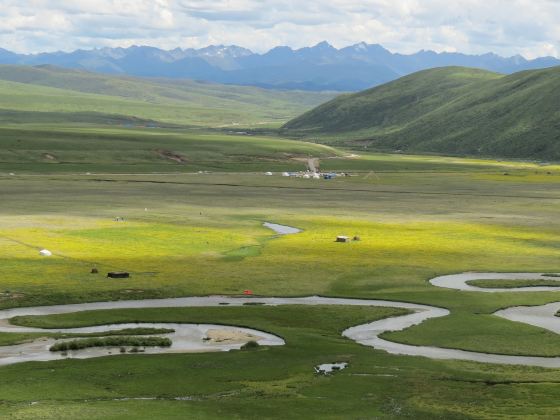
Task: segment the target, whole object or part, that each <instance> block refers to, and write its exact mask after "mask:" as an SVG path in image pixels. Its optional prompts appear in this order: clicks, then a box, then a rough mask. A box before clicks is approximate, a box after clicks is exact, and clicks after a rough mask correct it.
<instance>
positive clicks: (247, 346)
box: [241, 340, 260, 350]
mask: <svg viewBox="0 0 560 420" xmlns="http://www.w3.org/2000/svg"><path fill="white" fill-rule="evenodd" d="M259 347H260V344H259V343H257V342H256V341H254V340H251V341H248V342H247V343H245V344H243V345H242V346H241V350H254V349H257V348H259Z"/></svg>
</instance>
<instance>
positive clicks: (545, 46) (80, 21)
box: [0, 0, 560, 57]
mask: <svg viewBox="0 0 560 420" xmlns="http://www.w3.org/2000/svg"><path fill="white" fill-rule="evenodd" d="M559 16H560V1H557V0H461V1H450V0H73V1H72V2H69V1H67V0H27V1H26V0H0V22H1V25H0V47H3V48H6V49H9V50H15V51H18V52H38V51H53V50H73V49H76V48H93V47H103V46H129V45H132V44H143V45H153V46H157V47H161V48H175V47H177V46H179V47H202V46H206V45H208V44H212V43H214V44H216V43H220V44H238V45H241V46H245V47H248V48H250V49H253V50H255V51H265V50H267V49H269V48H272V47H274V46H277V45H281V44H283V45H290V46H292V47H303V46H309V45H312V44H315V43H317V42H319V41H322V40H327V41H329V42H330V43H332V44H333V45H335V46H337V47H342V46H345V45H349V44H353V43H357V42H361V41H366V42H368V43H380V44H382V45H384V46H386V47H387V48H389V49H391V50H393V51H399V52H405V53H410V52H414V51H417V50H420V49H434V50H436V51H461V52H466V53H484V52H488V51H493V52H496V53H499V54H502V55H514V54H517V53H521V54H523V55H525V56H528V57H536V56H540V55H555V56H558V55H559V53H560V29H559V26H558V24H557V20H558V17H559Z"/></svg>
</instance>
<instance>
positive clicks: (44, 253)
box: [39, 249, 52, 257]
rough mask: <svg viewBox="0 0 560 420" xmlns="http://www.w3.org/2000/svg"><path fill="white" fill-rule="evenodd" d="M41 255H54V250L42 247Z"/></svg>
mask: <svg viewBox="0 0 560 420" xmlns="http://www.w3.org/2000/svg"><path fill="white" fill-rule="evenodd" d="M39 255H42V256H43V257H50V256H51V255H52V252H51V251H49V250H48V249H42V250H40V251H39Z"/></svg>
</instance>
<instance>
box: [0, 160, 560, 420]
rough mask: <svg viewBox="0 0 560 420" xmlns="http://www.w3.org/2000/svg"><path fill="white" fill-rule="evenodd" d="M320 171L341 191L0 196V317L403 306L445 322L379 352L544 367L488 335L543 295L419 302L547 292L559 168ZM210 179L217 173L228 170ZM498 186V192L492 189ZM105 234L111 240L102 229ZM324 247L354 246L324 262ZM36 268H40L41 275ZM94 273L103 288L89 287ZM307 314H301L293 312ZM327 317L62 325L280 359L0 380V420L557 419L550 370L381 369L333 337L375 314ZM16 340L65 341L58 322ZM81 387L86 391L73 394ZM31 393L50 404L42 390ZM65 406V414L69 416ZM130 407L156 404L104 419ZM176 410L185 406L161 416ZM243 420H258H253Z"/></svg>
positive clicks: (234, 183) (37, 183) (435, 365)
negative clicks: (145, 326)
mask: <svg viewBox="0 0 560 420" xmlns="http://www.w3.org/2000/svg"><path fill="white" fill-rule="evenodd" d="M283 162H285V161H279V162H278V165H280V166H282V165H283V164H285V163H283ZM322 164H324V165H331V164H332V165H347V167H348V168H350V169H352V168H355V169H356V172H355V174H356V175H357V176H354V177H348V178H338V179H335V180H332V181H323V180H321V181H318V182H315V181H313V180H302V179H284V178H282V177H279V176H275V177H265V176H261V175H255V174H249V173H247V174H243V173H235V174H233V173H228V174H222V173H217V174H197V175H194V174H161V175H155V174H153V175H151V174H122V175H110V174H106V175H103V176H96V177H93V178H92V177H91V176H84V175H64V174H63V173H57V171H56V170H54V171H53V172H52V173H50V174H49V175H39V176H35V175H31V174H30V175H16V176H5V177H1V178H0V189H1V191H2V193H3V194H4V195H5V196H6V197H9V198H10V199H9V200H6V201H5V202H3V203H2V208H1V209H0V236H1V239H0V248H1V250H2V252H1V255H2V256H3V258H2V260H1V269H0V270H1V274H2V279H3V282H2V287H3V288H4V290H2V295H1V297H0V305H2V306H3V307H13V306H22V305H34V304H53V303H69V302H80V301H92V300H112V299H138V298H147V297H166V296H181V295H193V294H195V295H206V294H211V293H225V294H239V293H241V292H242V291H243V290H245V289H247V288H251V289H253V290H254V291H255V293H258V294H263V295H290V296H295V295H309V294H322V295H330V296H347V297H368V298H381V299H390V300H404V301H414V302H420V303H426V304H432V305H437V306H442V307H447V308H449V309H450V310H451V312H452V315H451V316H449V317H446V318H442V319H438V320H431V321H428V322H426V323H425V324H422V325H420V326H418V327H414V328H411V329H409V330H407V331H405V332H402V333H395V334H398V335H399V338H398V339H399V340H406V341H407V342H411V343H413V344H429V345H434V346H445V347H454V348H470V349H476V350H478V351H487V352H504V353H505V352H510V353H514V352H517V353H518V354H519V353H522V354H542V355H552V354H557V353H556V351H555V349H556V348H558V345H559V344H560V343H559V342H558V338H557V337H556V336H555V335H553V334H551V333H544V332H542V330H539V329H537V328H534V327H529V326H521V327H519V326H518V324H514V323H510V322H508V321H505V320H498V319H495V318H494V317H492V316H491V314H492V313H493V312H494V311H495V310H496V309H499V308H502V307H507V306H514V305H537V304H543V303H547V302H552V301H554V300H556V299H557V298H556V297H555V295H554V294H550V293H530V294H528V293H527V294H525V293H520V294H505V293H504V294H483V293H469V292H465V293H463V292H457V291H453V290H445V289H437V288H434V287H433V286H430V285H429V283H428V282H427V280H428V279H429V278H431V277H433V276H436V275H440V274H445V273H452V272H460V271H466V270H480V271H536V272H557V271H558V269H559V267H558V262H557V261H558V256H559V255H560V242H559V241H558V233H559V231H560V225H558V222H557V217H555V216H556V214H557V203H558V200H559V199H560V195H558V193H557V189H555V188H553V187H554V186H555V185H556V183H558V182H559V181H558V179H559V178H558V176H557V172H556V171H557V169H556V168H546V170H545V169H542V168H540V167H538V166H535V165H531V164H528V163H509V162H492V161H473V160H460V159H447V158H441V159H438V158H436V157H417V158H415V157H412V156H402V155H398V156H394V157H391V156H384V155H365V156H363V157H361V158H341V157H337V158H335V159H324V160H323V161H322ZM49 165H50V164H49ZM222 165H223V166H221V167H220V168H221V169H222V170H225V169H226V168H227V167H228V165H229V163H222ZM242 165H243V164H242ZM249 165H250V164H249ZM53 166H55V165H53ZM245 168H247V166H245ZM505 168H507V171H508V173H510V174H511V175H510V176H503V175H500V174H501V173H503V172H504V171H505V170H506V169H505ZM547 172H551V174H548V173H547ZM146 209H147V210H146ZM116 216H121V217H124V218H125V222H115V221H114V218H115V217H116ZM265 220H269V221H274V222H278V223H284V224H289V225H293V226H296V227H299V228H302V229H303V233H301V234H298V235H294V236H286V237H280V238H274V237H273V236H274V235H273V233H272V232H271V231H269V230H267V229H264V228H263V227H261V223H262V221H265ZM339 234H347V235H349V236H353V235H359V236H360V237H361V239H362V240H361V241H360V242H356V243H350V244H337V243H335V242H334V238H335V237H336V235H339ZM40 248H48V249H50V250H51V251H53V253H54V256H53V257H51V258H43V257H40V256H39V255H38V251H39V249H40ZM94 266H95V267H98V268H99V269H100V273H101V274H99V275H93V274H90V270H91V268H92V267H94ZM117 269H119V270H120V269H126V270H129V271H130V272H131V274H132V276H131V278H130V279H123V280H109V279H107V278H105V277H104V273H105V272H107V271H112V270H117ZM312 309H316V310H317V313H311V312H307V310H309V311H311V310H312ZM331 309H332V310H330V311H329V310H327V308H297V309H294V308H292V307H290V308H282V307H280V308H268V307H258V306H247V307H243V308H227V307H226V308H208V309H204V310H203V311H202V310H199V309H196V310H190V311H189V310H178V309H176V310H171V309H169V310H154V311H152V310H150V311H136V312H134V311H121V312H114V311H110V312H107V313H96V314H76V315H73V316H70V317H68V318H66V319H64V321H65V322H79V321H80V319H82V321H83V322H86V323H92V322H93V323H98V322H103V321H107V319H108V317H117V316H118V317H121V319H123V320H125V319H128V320H133V318H134V320H145V321H150V319H149V318H150V317H152V319H155V318H157V317H160V319H162V318H165V317H167V320H174V319H177V318H180V319H181V320H184V321H185V322H188V321H189V322H213V323H224V324H229V325H246V326H249V327H252V328H260V329H264V330H267V331H271V332H274V333H277V334H280V335H282V336H283V337H284V338H285V339H286V341H287V346H286V347H285V348H271V349H258V350H256V351H254V352H243V353H241V352H234V353H228V354H221V353H220V354H207V355H162V356H153V357H152V356H124V357H123V358H122V359H120V360H119V361H118V362H117V361H115V360H112V359H110V358H102V359H94V360H87V361H60V362H56V363H45V364H23V365H19V366H18V365H14V366H10V367H4V368H2V372H3V374H5V376H3V377H4V378H5V379H4V383H5V384H12V383H16V384H17V386H15V388H13V389H12V388H9V387H8V386H7V385H6V386H4V387H0V396H1V400H2V401H3V403H2V405H1V406H0V413H3V414H5V415H18V416H20V417H29V416H33V415H35V416H43V417H56V416H58V417H59V418H64V417H72V416H74V415H76V413H80V412H82V413H85V414H84V415H88V416H91V417H102V416H106V417H111V416H113V417H114V418H119V417H123V416H125V415H127V414H128V415H135V416H137V417H139V418H142V417H148V416H150V415H151V416H154V415H160V416H173V415H176V416H177V415H192V416H200V417H202V418H204V417H216V416H220V415H223V414H224V413H230V414H232V415H234V416H235V415H237V416H239V417H245V418H246V417H251V416H253V417H255V416H258V415H260V416H261V417H262V416H263V413H264V414H265V417H266V416H269V417H283V416H285V415H286V414H287V413H288V411H287V410H288V407H289V413H290V414H291V415H292V416H293V417H300V418H303V417H305V415H306V414H307V415H309V410H314V411H313V413H317V416H321V417H327V418H328V417H329V416H330V417H331V418H336V417H337V416H338V417H340V416H341V415H342V414H343V413H345V414H346V415H347V416H350V417H363V416H387V417H388V416H396V415H403V413H404V414H406V415H409V416H414V417H417V418H422V417H425V418H434V417H438V416H439V417H442V418H454V417H456V418H465V417H466V418H469V417H477V418H480V417H489V418H492V417H496V416H498V415H505V416H509V417H514V416H519V417H523V416H529V415H544V416H547V415H548V416H554V415H557V414H558V411H557V407H556V406H555V405H554V404H553V403H552V401H554V399H553V398H552V395H554V393H555V392H557V389H558V385H557V382H558V381H560V378H559V377H558V373H557V372H556V371H554V370H546V369H537V368H525V367H514V366H493V365H478V364H474V363H466V362H441V361H430V360H427V359H423V358H411V357H400V356H391V355H387V354H385V353H382V352H377V351H375V350H373V349H371V348H364V347H361V346H358V345H356V344H353V343H351V342H349V341H348V340H344V339H343V338H342V337H340V331H341V330H342V329H343V328H346V327H348V326H350V325H353V324H355V323H359V321H361V320H363V319H364V318H363V317H366V315H367V316H369V317H371V316H372V312H367V314H366V313H365V312H362V309H360V308H331ZM337 311H340V313H339V312H337ZM369 311H371V308H370V310H369ZM337 314H338V315H337ZM341 314H342V315H341ZM385 315H386V314H385ZM81 317H84V318H81ZM339 317H340V318H339ZM32 321H33V322H54V321H56V322H62V320H61V319H59V318H56V317H54V318H50V317H49V318H43V319H40V320H37V319H33V320H32ZM51 325H55V324H51ZM73 325H74V324H73ZM84 325H85V324H84ZM442 332H445V333H442ZM395 339H397V338H395ZM512 343H515V345H512ZM537 344H538V345H537ZM512 349H513V350H512ZM345 355H351V357H348V358H345V357H343V356H345ZM135 357H138V358H135ZM339 359H342V360H343V361H344V360H349V361H350V362H351V366H350V368H349V369H348V370H345V371H343V372H339V373H337V374H336V375H334V376H333V377H328V378H323V379H318V378H315V376H314V375H313V373H312V368H313V366H314V364H315V363H320V362H333V361H338V360H339ZM201 366H202V367H201ZM51 371H53V372H51ZM171 371H173V372H171ZM170 372H171V373H170ZM53 374H54V376H53ZM91 374H94V375H95V376H94V379H93V380H92V381H90V382H87V383H85V382H84V381H81V383H80V384H77V383H76V382H75V381H77V380H78V379H77V378H81V377H84V376H85V375H91ZM170 375H171V376H170ZM391 375H395V376H391ZM47 377H49V378H50V379H49V383H51V384H55V386H49V387H45V386H44V384H45V383H46V382H45V381H47V379H46V378H47ZM16 378H19V379H17V380H16ZM72 378H75V379H72ZM30 384H31V385H33V384H35V385H33V386H31V385H30ZM70 390H72V391H70ZM154 390H157V392H155V391H154ZM69 392H70V393H71V394H72V397H71V398H68V397H65V395H68V393H69ZM193 394H194V395H193ZM144 397H150V398H161V400H153V401H134V403H138V404H137V405H135V404H132V403H131V402H127V401H114V399H120V398H144ZM182 397H189V398H191V397H193V398H192V401H189V402H186V401H179V400H175V398H182ZM37 400H40V403H39V404H35V405H33V406H30V405H29V403H30V402H31V401H37ZM86 400H87V401H86ZM341 401H342V402H341ZM255 405H258V406H259V407H261V410H260V411H258V412H257V413H255V408H254V407H255ZM2 410H3V411H2ZM535 413H536V414H535Z"/></svg>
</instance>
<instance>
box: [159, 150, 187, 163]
mask: <svg viewBox="0 0 560 420" xmlns="http://www.w3.org/2000/svg"><path fill="white" fill-rule="evenodd" d="M155 152H156V153H157V154H158V156H159V157H162V158H164V159H168V160H172V161H174V162H177V163H187V161H188V159H187V158H186V157H185V156H183V155H181V154H179V153H175V152H172V151H171V150H165V149H157V150H155Z"/></svg>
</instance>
